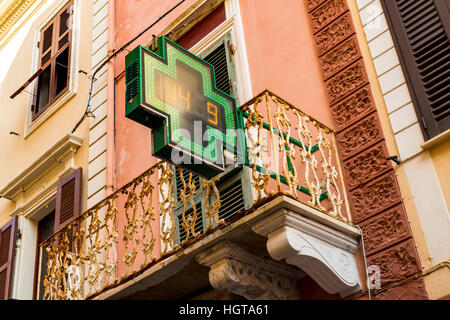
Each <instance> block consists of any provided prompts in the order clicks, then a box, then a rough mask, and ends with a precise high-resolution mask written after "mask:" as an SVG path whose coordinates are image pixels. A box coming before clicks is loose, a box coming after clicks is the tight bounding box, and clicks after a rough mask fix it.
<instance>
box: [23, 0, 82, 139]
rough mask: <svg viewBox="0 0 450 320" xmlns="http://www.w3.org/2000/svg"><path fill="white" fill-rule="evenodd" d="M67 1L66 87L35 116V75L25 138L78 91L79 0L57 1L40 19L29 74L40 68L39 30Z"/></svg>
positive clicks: (54, 16) (30, 88) (36, 80)
mask: <svg viewBox="0 0 450 320" xmlns="http://www.w3.org/2000/svg"><path fill="white" fill-rule="evenodd" d="M69 3H71V5H72V18H71V20H72V21H71V22H72V27H71V31H70V32H71V34H70V49H69V53H68V54H69V57H68V61H69V71H68V84H67V89H65V90H63V92H61V93H60V94H58V96H57V97H55V99H53V100H54V101H53V102H52V103H50V104H48V106H46V108H45V110H43V111H42V112H40V114H38V115H37V116H34V111H33V110H32V108H33V105H34V103H35V96H36V95H35V92H36V90H37V86H38V82H39V81H38V78H39V76H37V77H36V78H35V79H34V80H33V81H32V83H31V85H30V86H29V89H28V90H29V92H31V93H32V94H29V99H28V107H27V112H26V119H25V128H24V138H27V137H28V136H29V135H31V134H32V133H33V132H34V131H35V130H36V129H37V128H38V127H40V126H41V125H42V124H43V123H44V122H45V121H46V120H47V119H48V118H50V117H51V116H52V115H53V114H54V113H55V112H56V111H58V110H59V108H61V107H62V106H63V105H65V103H66V102H67V101H69V100H70V99H71V98H72V97H73V96H74V95H75V94H76V93H77V91H78V75H79V74H78V66H79V55H80V52H79V46H80V28H81V0H64V1H61V2H60V3H58V5H57V6H56V7H54V8H53V9H51V10H48V12H49V13H48V15H47V17H46V18H45V19H43V20H42V23H41V24H39V25H38V26H37V27H36V28H35V30H34V42H33V43H34V45H33V53H32V63H31V68H30V76H32V75H34V74H35V73H36V72H38V71H39V69H40V61H39V60H40V48H39V47H38V46H37V43H38V42H40V41H41V31H43V30H44V29H45V27H46V26H47V25H48V24H49V23H50V22H51V21H52V20H53V19H55V18H56V16H57V15H58V13H60V11H61V10H62V9H63V8H64V7H65V6H67V5H68V4H69Z"/></svg>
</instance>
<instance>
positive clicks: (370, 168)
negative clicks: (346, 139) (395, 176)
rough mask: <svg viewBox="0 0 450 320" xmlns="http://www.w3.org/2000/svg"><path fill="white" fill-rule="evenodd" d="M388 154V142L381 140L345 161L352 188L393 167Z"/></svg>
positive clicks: (348, 181) (345, 171)
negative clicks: (387, 158)
mask: <svg viewBox="0 0 450 320" xmlns="http://www.w3.org/2000/svg"><path fill="white" fill-rule="evenodd" d="M387 156H388V152H387V150H386V144H385V143H384V142H381V143H378V144H376V145H375V146H373V147H371V148H369V149H367V150H365V151H363V152H361V153H359V154H357V155H356V156H354V157H352V158H350V159H348V160H346V161H344V174H345V176H346V178H347V184H348V186H349V188H350V190H351V189H354V188H356V187H357V186H359V185H360V184H362V183H364V182H366V181H369V180H371V179H373V178H375V177H376V176H378V175H380V174H382V173H384V172H386V171H387V170H389V169H391V168H392V165H391V163H390V162H389V161H388V160H386V157H387Z"/></svg>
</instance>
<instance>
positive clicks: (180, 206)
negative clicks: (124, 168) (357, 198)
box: [41, 91, 360, 299]
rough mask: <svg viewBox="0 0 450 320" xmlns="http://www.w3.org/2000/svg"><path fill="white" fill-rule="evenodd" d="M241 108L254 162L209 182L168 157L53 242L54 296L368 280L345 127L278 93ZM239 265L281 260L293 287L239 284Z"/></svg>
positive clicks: (50, 272)
mask: <svg viewBox="0 0 450 320" xmlns="http://www.w3.org/2000/svg"><path fill="white" fill-rule="evenodd" d="M241 110H242V111H243V113H244V117H245V119H244V122H245V129H246V139H247V150H248V161H247V164H246V165H243V166H235V167H232V168H229V169H228V170H227V171H226V172H224V173H223V174H221V175H219V176H217V177H215V178H213V179H211V180H209V181H207V180H205V179H201V178H200V177H198V176H196V175H193V174H192V173H189V172H187V171H184V170H183V169H175V168H174V167H173V166H171V165H170V164H168V163H165V162H159V163H157V164H156V165H155V166H153V167H151V168H150V169H148V170H147V171H145V172H144V173H143V174H141V175H140V176H139V177H137V178H135V179H134V180H133V181H131V182H129V183H128V184H127V185H125V186H123V187H122V188H120V189H119V190H117V191H116V192H114V193H113V194H111V195H110V196H108V197H107V198H106V199H104V200H103V201H101V202H100V203H98V204H97V205H95V206H94V207H92V208H90V209H89V210H87V211H86V212H85V213H83V214H82V215H81V216H79V217H78V218H77V219H76V220H75V221H74V222H72V223H71V224H69V225H68V226H67V227H66V228H64V229H63V230H61V231H60V232H58V233H57V234H55V235H54V236H53V237H52V238H50V239H49V240H48V241H46V242H45V243H44V244H42V246H41V250H46V251H47V253H48V263H47V266H46V268H47V274H46V276H45V278H44V288H45V293H44V298H45V299H104V298H123V297H138V298H169V297H175V295H171V291H170V288H169V287H170V283H172V286H174V283H175V285H176V286H178V288H177V290H178V291H179V292H184V293H183V294H184V296H188V295H189V294H193V291H195V288H196V285H197V286H198V288H197V289H199V288H201V286H202V285H203V286H204V285H209V284H205V282H208V280H209V282H210V284H211V285H212V286H213V288H218V287H220V288H225V289H226V290H228V291H229V292H233V293H236V294H239V295H241V296H243V297H245V298H248V299H252V298H258V299H260V298H262V299H277V298H280V299H291V298H292V299H295V297H296V293H295V292H292V290H291V289H289V288H290V285H291V284H292V283H293V282H292V281H297V280H298V279H300V278H301V277H303V276H305V275H306V274H308V275H310V276H311V277H312V278H313V279H314V280H316V281H317V282H318V283H319V284H320V285H321V286H322V287H323V288H324V289H325V290H327V291H328V292H330V293H336V292H339V293H340V294H341V295H342V296H346V295H348V294H350V293H352V292H354V291H355V290H359V289H360V280H359V277H358V273H357V271H356V265H355V261H354V254H355V252H356V251H357V249H358V239H359V231H358V230H357V229H356V228H355V227H353V226H352V222H351V218H350V214H349V211H348V205H347V200H346V193H345V188H344V185H343V179H342V173H341V170H340V167H339V161H338V153H337V149H336V142H335V134H334V132H333V131H332V130H331V129H329V128H327V127H326V126H325V125H323V124H321V123H320V122H319V121H317V120H315V119H312V118H311V117H309V116H308V115H306V114H304V113H302V112H301V111H300V110H299V109H297V108H295V107H294V106H292V105H291V104H289V103H288V102H286V101H284V100H283V99H281V98H280V97H278V96H276V95H275V94H273V93H271V92H269V91H264V92H263V93H261V94H259V95H258V96H256V97H255V98H253V99H252V100H251V101H249V102H248V103H246V104H245V105H243V106H242V107H241ZM292 237H294V238H295V237H297V238H296V240H295V239H294V238H292ZM299 237H300V238H299ZM291 238H292V239H294V240H292V239H291ZM299 239H300V240H299ZM299 241H300V242H302V241H304V242H305V243H307V244H305V248H306V247H308V246H310V247H308V248H309V249H310V250H309V249H308V250H309V251H308V252H305V250H304V249H299V248H297V247H296V243H300V242H299ZM301 250H303V251H301ZM224 261H225V262H224ZM255 261H259V263H258V264H257V265H255ZM219 262H220V263H219ZM227 263H228V264H227ZM230 263H231V264H233V263H237V264H239V265H247V264H248V265H250V266H251V268H262V269H264V270H263V271H261V272H262V273H261V274H268V276H267V277H268V278H269V276H270V272H271V271H270V270H276V275H275V276H276V277H278V278H277V279H281V280H280V282H279V283H282V284H283V285H282V287H283V288H284V289H285V290H284V291H283V290H282V291H280V292H279V288H278V289H274V292H275V291H276V293H273V294H270V293H263V291H267V290H261V288H260V287H261V284H260V283H258V281H257V280H254V279H253V280H251V281H247V280H246V281H243V282H242V283H238V284H236V283H235V284H233V285H232V286H231V287H230V284H229V282H230V281H228V282H227V281H225V282H227V283H225V282H224V281H222V280H223V279H222V280H221V279H218V276H217V275H218V273H217V272H219V271H218V270H219V269H220V268H222V267H224V266H229V265H230ZM218 268H219V269H218ZM269 269H270V270H269ZM193 270H194V271H193ZM233 270H234V269H233ZM258 270H259V269H258ZM222 271H223V270H222ZM228 271H229V270H228ZM228 271H227V272H228ZM258 272H260V271H258ZM219 273H220V272H219ZM208 274H209V276H208ZM186 275H189V277H190V278H191V281H190V282H189V283H185V282H184V280H183V279H186ZM219 278H220V276H219ZM196 279H198V281H197V280H196ZM238 282H239V281H238ZM224 283H225V284H224ZM284 284H286V285H285V286H284ZM227 286H228V287H227ZM168 288H169V289H168ZM256 289H258V290H256ZM183 290H184V291H183ZM277 290H278V291H277ZM163 291H164V292H166V294H165V293H164V292H163ZM255 292H256V293H255ZM269 292H270V290H269Z"/></svg>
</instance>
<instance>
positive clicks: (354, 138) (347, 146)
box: [337, 113, 383, 160]
mask: <svg viewBox="0 0 450 320" xmlns="http://www.w3.org/2000/svg"><path fill="white" fill-rule="evenodd" d="M337 140H338V142H339V151H340V154H341V157H342V159H343V160H345V159H348V158H349V157H351V156H353V155H355V154H357V153H358V152H360V151H362V150H364V149H366V148H367V147H369V146H371V145H373V144H375V143H377V142H380V141H381V140H383V133H382V129H381V125H380V121H379V120H378V117H377V114H376V113H372V114H371V115H370V116H368V117H367V118H364V119H362V120H361V121H359V122H357V123H355V124H354V125H353V126H351V127H350V128H348V129H346V130H344V131H341V132H340V133H338V134H337Z"/></svg>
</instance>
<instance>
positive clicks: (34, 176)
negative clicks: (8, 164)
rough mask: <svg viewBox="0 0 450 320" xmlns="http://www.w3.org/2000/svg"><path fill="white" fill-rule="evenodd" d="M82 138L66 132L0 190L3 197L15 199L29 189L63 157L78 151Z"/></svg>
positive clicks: (61, 160) (63, 158)
mask: <svg viewBox="0 0 450 320" xmlns="http://www.w3.org/2000/svg"><path fill="white" fill-rule="evenodd" d="M82 142H83V140H82V139H81V138H79V137H77V136H75V135H73V134H70V133H69V134H67V135H66V136H64V137H63V138H62V139H61V140H59V141H58V142H57V143H56V144H55V145H54V146H53V147H51V148H50V149H48V150H47V151H46V152H45V153H44V154H43V155H42V156H41V157H40V158H39V159H37V160H36V161H35V162H34V163H33V164H32V165H30V166H29V167H28V168H27V169H25V170H24V171H22V172H21V173H20V174H19V175H18V176H17V177H16V178H14V179H13V180H12V181H11V182H10V183H8V184H7V185H6V186H5V187H3V188H2V189H1V190H0V194H1V195H2V197H3V198H7V199H10V200H13V201H16V199H17V197H18V195H19V194H20V193H22V192H26V191H27V190H29V189H31V188H32V187H33V186H34V185H35V184H36V183H38V182H39V181H42V179H44V178H45V177H46V176H47V175H49V173H50V172H51V171H52V170H53V169H54V168H55V167H56V166H58V165H59V164H61V163H62V162H64V161H65V159H66V158H67V157H68V156H70V155H71V154H74V153H76V152H77V151H78V149H79V148H80V146H81V144H82Z"/></svg>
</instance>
